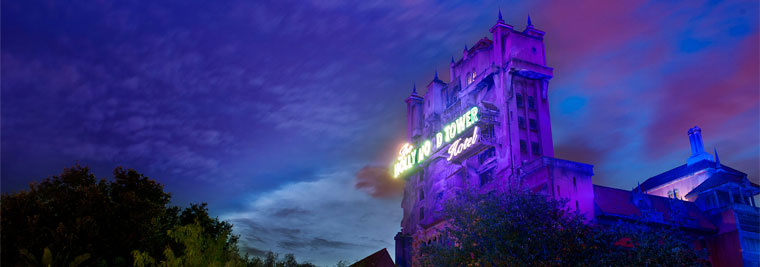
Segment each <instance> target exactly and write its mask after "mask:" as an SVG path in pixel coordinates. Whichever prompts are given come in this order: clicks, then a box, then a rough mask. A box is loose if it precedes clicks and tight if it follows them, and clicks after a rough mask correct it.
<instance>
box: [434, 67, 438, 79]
mask: <svg viewBox="0 0 760 267" xmlns="http://www.w3.org/2000/svg"><path fill="white" fill-rule="evenodd" d="M437 80H438V69H435V77H434V78H433V81H437Z"/></svg>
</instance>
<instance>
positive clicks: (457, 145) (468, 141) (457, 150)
mask: <svg viewBox="0 0 760 267" xmlns="http://www.w3.org/2000/svg"><path fill="white" fill-rule="evenodd" d="M479 131H480V129H478V126H475V130H472V136H470V137H467V138H465V139H464V142H460V141H462V138H459V139H457V140H456V141H454V143H452V144H451V146H449V157H448V158H447V159H446V160H448V161H451V158H453V157H456V156H457V155H459V154H461V153H462V151H465V150H467V149H468V148H470V147H471V146H472V145H474V144H475V143H476V142H477V141H478V132H479Z"/></svg>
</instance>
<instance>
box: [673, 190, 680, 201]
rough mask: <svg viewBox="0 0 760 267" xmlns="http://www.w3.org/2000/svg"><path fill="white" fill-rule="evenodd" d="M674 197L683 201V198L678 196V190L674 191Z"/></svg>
mask: <svg viewBox="0 0 760 267" xmlns="http://www.w3.org/2000/svg"><path fill="white" fill-rule="evenodd" d="M673 197H674V198H675V199H681V198H680V197H679V196H678V189H673Z"/></svg>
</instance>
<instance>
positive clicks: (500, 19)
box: [499, 7, 504, 21]
mask: <svg viewBox="0 0 760 267" xmlns="http://www.w3.org/2000/svg"><path fill="white" fill-rule="evenodd" d="M499 21H504V19H502V18H501V7H499Z"/></svg>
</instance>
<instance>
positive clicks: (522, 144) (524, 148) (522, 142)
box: [520, 140, 528, 153]
mask: <svg viewBox="0 0 760 267" xmlns="http://www.w3.org/2000/svg"><path fill="white" fill-rule="evenodd" d="M520 152H522V153H528V144H527V143H526V142H525V140H520Z"/></svg>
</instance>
